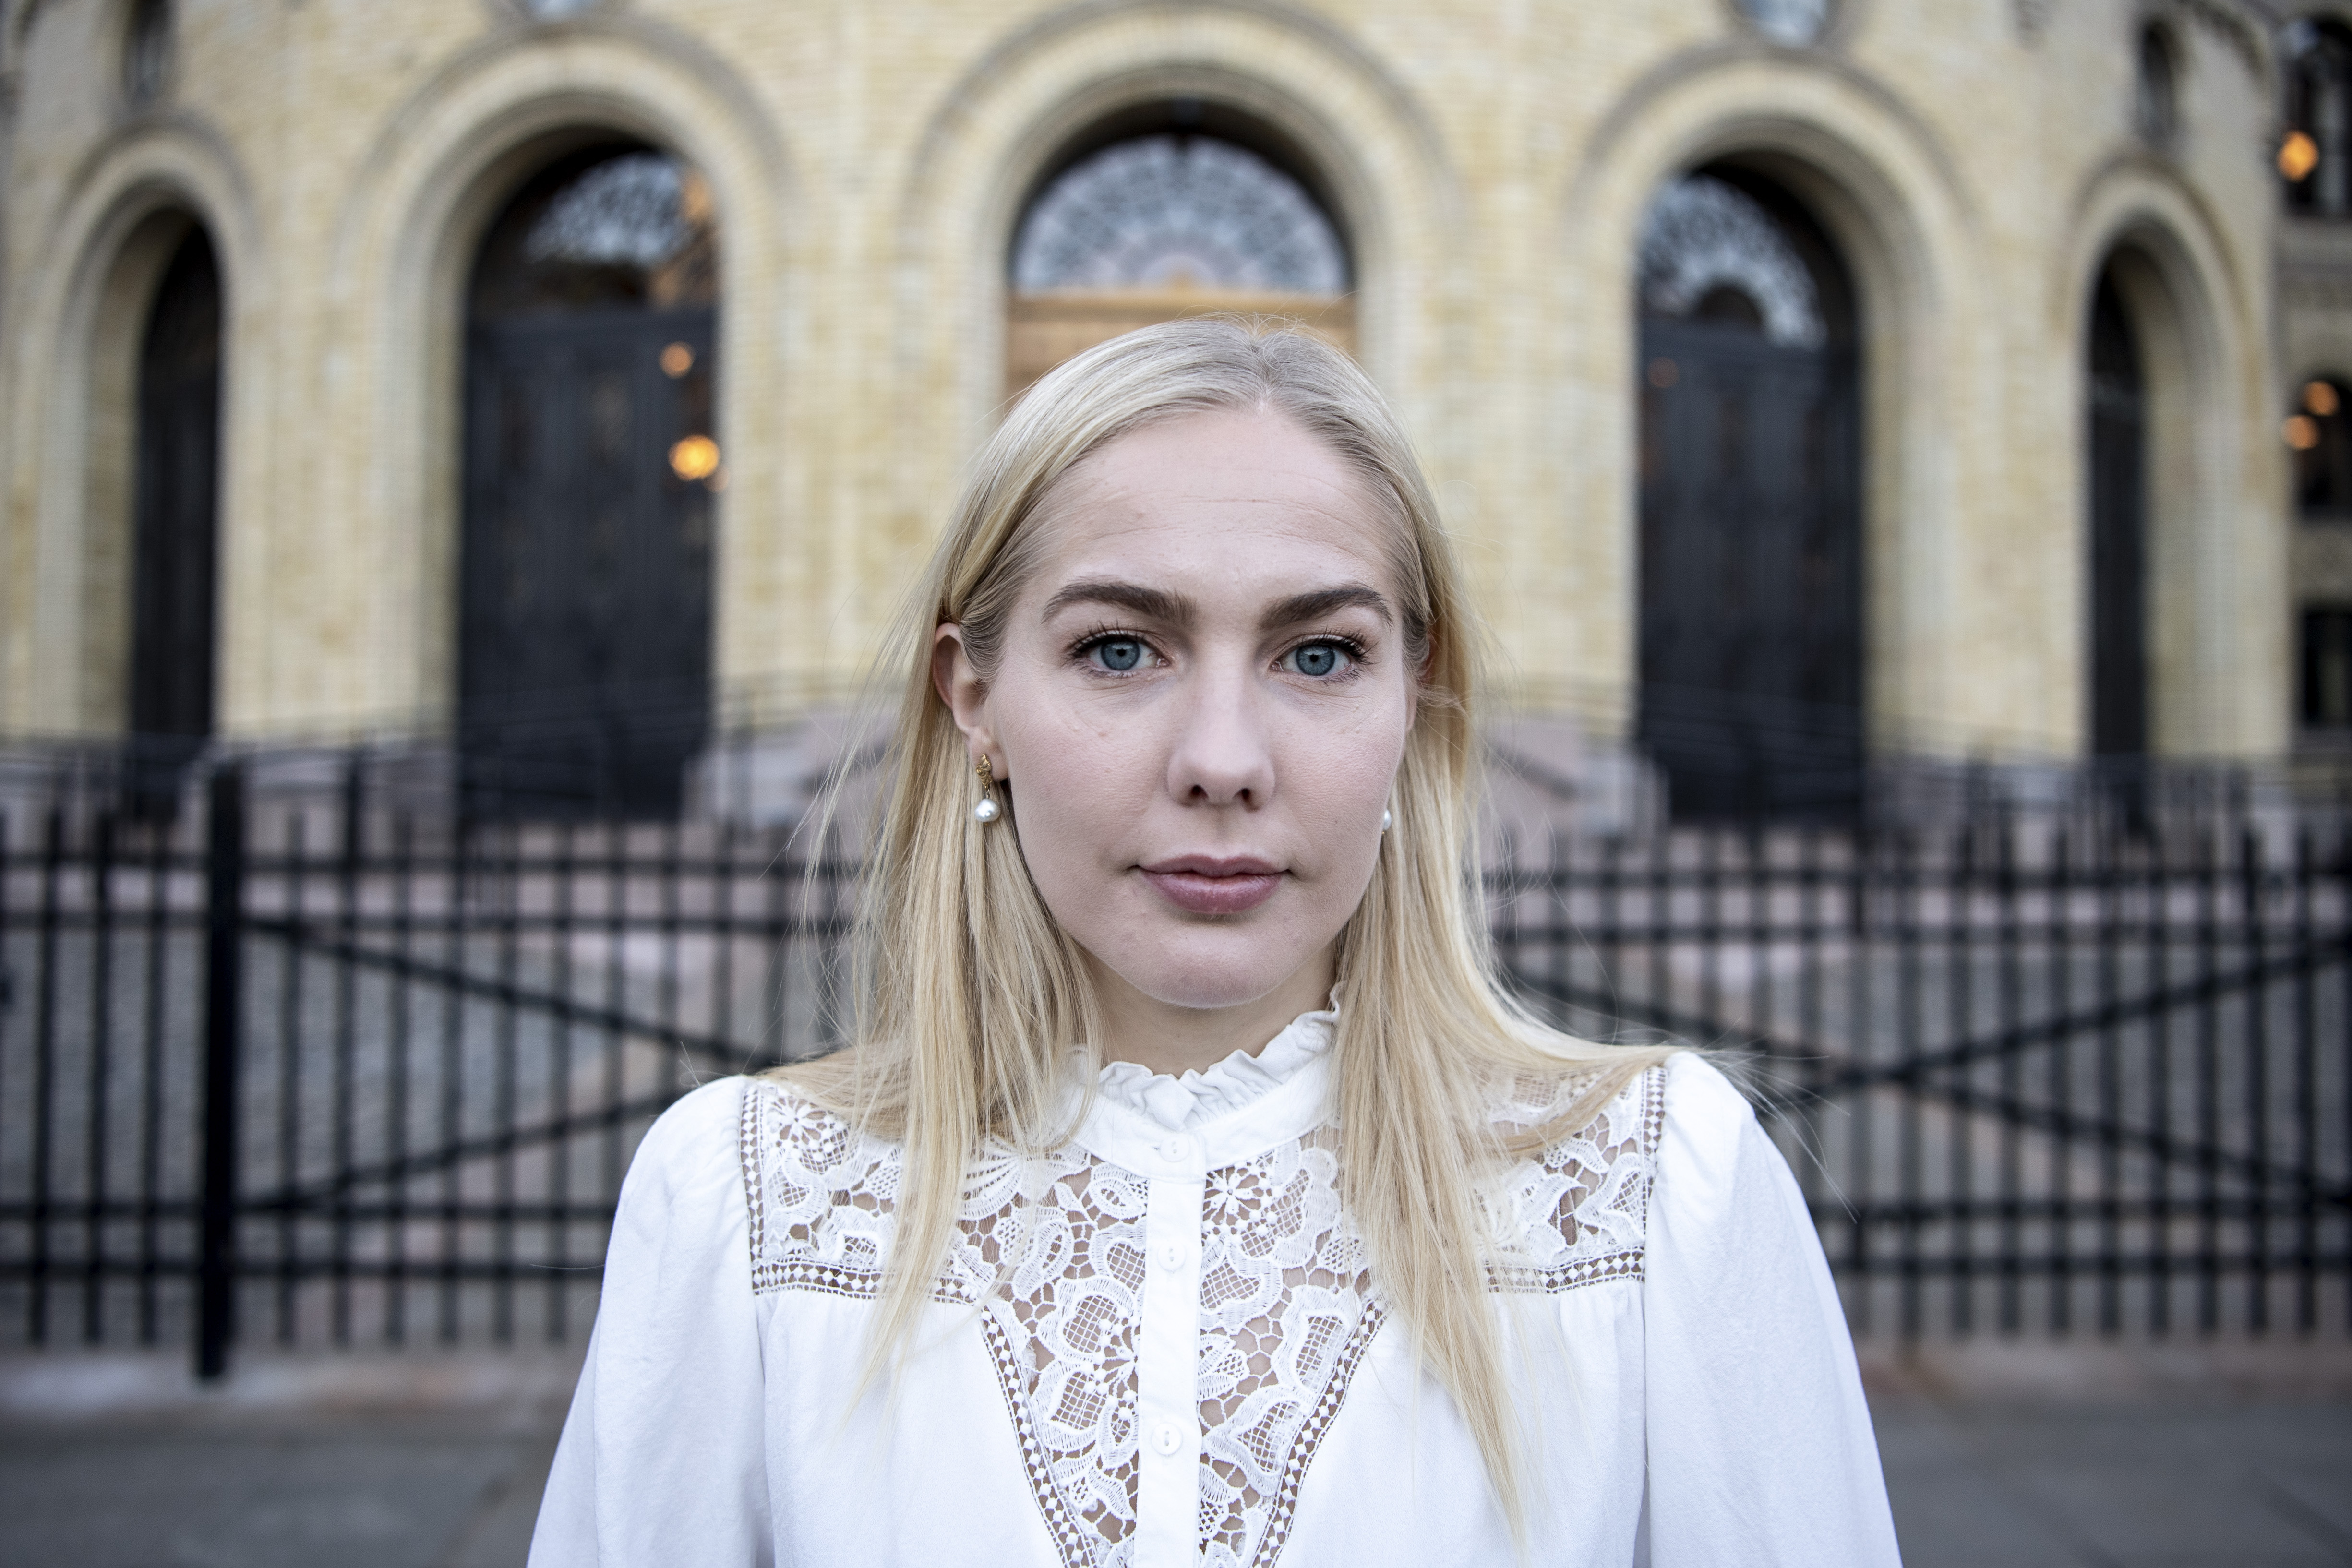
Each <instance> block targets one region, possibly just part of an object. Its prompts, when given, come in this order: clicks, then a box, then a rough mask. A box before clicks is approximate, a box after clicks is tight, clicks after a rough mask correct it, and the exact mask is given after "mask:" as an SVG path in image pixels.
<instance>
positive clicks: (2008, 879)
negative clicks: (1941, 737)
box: [1994, 822, 2025, 1334]
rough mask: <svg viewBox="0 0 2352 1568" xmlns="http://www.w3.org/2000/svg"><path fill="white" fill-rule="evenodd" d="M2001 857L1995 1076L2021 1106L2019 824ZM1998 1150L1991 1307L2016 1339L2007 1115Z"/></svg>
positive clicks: (2019, 1301) (2019, 1193) (2019, 1270)
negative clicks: (1996, 1277)
mask: <svg viewBox="0 0 2352 1568" xmlns="http://www.w3.org/2000/svg"><path fill="white" fill-rule="evenodd" d="M1998 853H1999V854H2000V865H1999V870H1998V874H1999V878H2000V881H1999V883H1998V890H1997V893H1996V896H1997V898H1998V899H1999V900H2000V933H1999V935H1998V936H1997V938H1996V940H1997V942H1998V943H1999V945H2000V958H1999V960H1998V961H1999V963H2000V1031H2001V1046H2000V1064H1999V1068H1998V1071H1997V1072H1996V1073H1995V1077H1996V1078H1997V1080H1998V1081H1999V1082H2000V1098H2001V1103H2003V1104H2004V1105H2011V1106H2013V1105H2016V1104H2017V1103H2019V1102H2020V1100H2021V1097H2022V1095H2023V1093H2024V1091H2025V1066H2024V1062H2023V1061H2022V1059H2021V1053H2020V1051H2019V1050H2018V1043H2017V1037H2018V1030H2020V1029H2021V1028H2022V1027H2023V1026H2024V1022H2025V921H2024V916H2023V915H2022V914H2021V912H2020V909H2019V899H2020V894H2019V889H2018V880H2019V879H2018V864H2017V862H2018V846H2017V825H2016V824H2015V823H2014V822H2004V823H2002V824H2001V830H2000V848H1999V850H1998ZM1999 1137H2000V1147H1999V1150H1998V1152H1997V1153H1996V1155H1995V1156H1994V1157H1995V1159H1996V1160H1997V1162H1998V1163H1999V1166H2000V1203H1999V1206H1998V1211H1999V1213H2000V1239H1999V1241H1998V1246H1999V1249H2000V1264H1999V1268H2000V1299H1999V1301H1997V1302H1996V1303H1995V1312H1996V1321H1997V1322H1998V1323H1999V1324H2000V1332H2001V1333H2004V1334H2014V1333H2018V1332H2019V1331H2021V1329H2023V1328H2024V1326H2025V1226H2024V1221H2023V1203H2024V1191H2025V1169H2024V1166H2025V1151H2024V1137H2023V1129H2021V1127H2020V1126H2019V1125H2018V1123H2017V1117H2016V1116H2015V1115H2014V1114H2013V1113H2011V1114H2005V1115H2003V1116H2002V1117H2001V1118H2000V1134H1999Z"/></svg>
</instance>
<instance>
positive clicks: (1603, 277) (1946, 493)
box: [1521, 47, 1985, 748]
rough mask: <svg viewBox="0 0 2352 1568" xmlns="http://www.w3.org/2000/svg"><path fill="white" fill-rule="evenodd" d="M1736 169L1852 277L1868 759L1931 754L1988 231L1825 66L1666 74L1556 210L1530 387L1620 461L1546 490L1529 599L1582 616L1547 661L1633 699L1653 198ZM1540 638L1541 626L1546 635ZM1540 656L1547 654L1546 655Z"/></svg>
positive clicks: (1574, 445)
mask: <svg viewBox="0 0 2352 1568" xmlns="http://www.w3.org/2000/svg"><path fill="white" fill-rule="evenodd" d="M1721 162H1731V163H1737V164H1739V165H1742V166H1745V167H1747V168H1749V169H1752V170H1754V171H1755V172H1758V173H1759V174H1761V175H1763V176H1765V177H1767V178H1769V180H1770V181H1772V182H1773V183H1775V184H1777V185H1779V186H1780V187H1781V188H1782V189H1784V190H1785V191H1786V192H1788V193H1789V194H1790V195H1791V196H1792V197H1793V198H1795V199H1796V200H1797V201H1798V202H1799V203H1800V204H1801V205H1802V206H1803V208H1804V209H1805V211H1806V213H1807V214H1809V215H1810V216H1811V218H1812V220H1813V221H1814V222H1815V223H1817V224H1818V225H1820V227H1821V228H1822V230H1823V231H1824V232H1825V233H1826V235H1828V237H1829V239H1830V241H1831V242H1832V245H1833V246H1835V247H1836V249H1837V251H1838V253H1839V255H1840V256H1841V258H1842V260H1843V263H1844V264H1845V266H1846V267H1847V268H1848V269H1849V271H1850V272H1851V273H1852V275H1853V287H1854V291H1855V295H1856V307H1857V311H1858V315H1859V317H1860V320H1861V340H1860V345H1859V348H1860V374H1861V382H1862V388H1863V393H1862V395H1863V404H1862V421H1861V423H1862V451H1863V489H1862V497H1861V513H1862V533H1863V559H1864V584H1863V619H1864V647H1865V650H1866V653H1865V658H1866V664H1865V672H1866V679H1865V683H1864V693H1863V701H1864V720H1865V728H1866V732H1867V735H1868V737H1869V740H1870V742H1871V744H1872V745H1873V747H1880V748H1883V747H1911V746H1917V745H1921V744H1925V743H1927V740H1928V738H1929V737H1927V735H1926V734H1925V733H1924V732H1925V731H1926V730H1927V727H1928V726H1929V725H1930V724H1931V723H1936V722H1938V721H1944V720H1947V719H1948V716H1952V715H1955V714H1960V715H1967V713H1968V708H1967V705H1966V704H1965V703H1961V702H1959V701H1958V694H1956V693H1954V692H1953V691H1951V690H1950V689H1948V684H1947V683H1948V678H1949V670H1950V667H1951V665H1952V663H1953V661H1952V659H1951V657H1950V649H1951V644H1952V643H1953V641H1954V640H1955V639H1956V638H1957V636H1958V634H1959V632H1960V627H1959V626H1958V625H1957V624H1955V616H1954V614H1953V612H1952V609H1951V605H1950V593H1949V589H1950V585H1951V583H1952V581H1953V580H1954V577H1955V574H1956V573H1958V571H1960V570H1962V566H1963V562H1962V559H1961V549H1960V546H1959V543H1958V538H1959V536H1960V529H1959V528H1958V518H1959V517H1961V516H1963V515H1965V512H1964V508H1965V507H1966V504H1967V501H1968V499H1969V495H1968V490H1967V487H1966V486H1967V484H1968V480H1969V476H1965V475H1960V474H1955V473H1954V472H1952V465H1951V464H1950V462H1949V461H1948V444H1947V443H1946V442H1945V441H1944V440H1943V439H1942V432H1943V430H1944V428H1945V425H1946V422H1948V420H1950V419H1952V418H1953V417H1955V414H1956V411H1957V409H1958V407H1959V406H1962V405H1964V404H1965V403H1966V402H1969V399H1970V398H1971V397H1972V396H1974V395H1977V394H1978V392H1979V382H1980V378H1981V377H1982V375H1983V374H1984V371H1985V367H1983V366H1982V365H1980V364H1979V354H1980V352H1981V350H1979V347H1978V345H1976V344H1975V343H1973V342H1972V341H1971V340H1970V337H1969V334H1968V333H1966V332H1965V331H1962V330H1959V329H1958V326H1959V324H1961V323H1965V322H1967V321H1969V319H1970V318H1971V317H1972V315H1973V314H1974V311H1975V308H1976V302H1975V300H1974V299H1973V298H1972V284H1971V281H1970V280H1971V278H1972V277H1973V276H1975V275H1976V274H1977V272H1978V269H1977V268H1976V267H1973V266H1972V261H1971V258H1972V255H1973V253H1974V251H1975V249H1976V247H1977V244H1978V240H1977V233H1976V231H1977V221H1976V217H1975V214H1974V213H1973V211H1972V210H1971V207H1970V205H1969V202H1968V200H1967V197H1966V195H1965V193H1964V192H1963V190H1962V187H1961V186H1960V184H1959V183H1958V180H1957V179H1956V178H1955V177H1954V175H1953V174H1952V172H1951V167H1950V163H1949V160H1948V157H1947V155H1946V153H1945V152H1944V150H1943V149H1942V148H1941V146H1940V145H1938V144H1937V141H1936V140H1935V139H1934V137H1933V136H1932V135H1931V134H1930V133H1929V132H1928V131H1927V130H1926V128H1925V127H1924V126H1923V125H1921V124H1920V123H1919V122H1918V121H1917V120H1916V119H1915V118H1914V117H1912V116H1911V115H1909V114H1908V113H1907V111H1906V110H1904V109H1903V108H1902V107H1901V105H1900V103H1899V101H1898V100H1897V99H1895V97H1894V95H1892V94H1891V93H1889V92H1887V91H1885V89H1883V88H1881V87H1879V86H1878V85H1877V84H1875V83H1874V82H1873V81H1872V80H1871V79H1870V78H1867V77H1865V76H1864V75H1862V74H1861V73H1860V72H1859V71H1857V70H1856V69H1855V68H1853V67H1852V66H1851V65H1849V64H1846V63H1844V62H1843V61H1840V60H1838V59H1836V58H1834V57H1805V58H1803V59H1790V58H1788V57H1785V56H1781V55H1777V54H1772V53H1768V52H1765V51H1762V50H1759V49H1758V48H1755V47H1725V48H1720V49H1717V50H1712V51H1706V52H1702V53H1700V54H1698V55H1696V56H1694V57H1690V58H1686V59H1684V60H1680V61H1676V62H1674V63H1672V64H1670V65H1669V66H1668V67H1666V68H1662V70H1661V71H1660V72H1658V73H1656V74H1654V76H1653V77H1652V78H1649V79H1647V80H1645V81H1644V82H1643V83H1641V84H1639V85H1637V87H1636V88H1635V89H1633V91H1632V92H1630V93H1629V94H1628V95H1627V97H1626V99H1624V100H1623V101H1622V102H1621V103H1620V104H1619V105H1618V106H1617V107H1616V108H1615V109H1614V110H1612V113H1611V114H1610V116H1609V117H1608V118H1607V120H1605V121H1604V123H1603V126H1602V128H1601V131H1599V133H1598V134H1596V136H1595V138H1594V141H1593V143H1592V145H1591V148H1590V149H1589V150H1588V152H1586V154H1585V156H1584V158H1583V159H1582V161H1581V162H1580V167H1579V168H1578V170H1577V172H1576V173H1575V175H1574V176H1573V178H1572V179H1571V181H1570V183H1569V185H1568V187H1567V189H1566V190H1565V191H1564V192H1563V193H1562V194H1563V200H1562V204H1561V207H1560V210H1559V219H1558V228H1557V230H1556V232H1557V233H1558V234H1559V235H1560V253H1561V258H1562V261H1563V263H1564V265H1562V266H1561V267H1559V270H1558V272H1557V273H1556V275H1555V276H1556V279H1557V281H1556V284H1555V287H1554V289H1553V292H1552V297H1551V301H1550V310H1549V319H1548V320H1547V322H1546V323H1545V329H1544V331H1543V333H1542V335H1541V338H1540V342H1541V345H1542V348H1541V350H1540V351H1541V352H1542V354H1543V356H1544V359H1543V362H1542V364H1541V366H1540V367H1539V370H1538V375H1537V380H1538V384H1543V385H1549V386H1553V387H1557V388H1559V389H1562V390H1561V391H1560V392H1559V394H1557V397H1556V401H1554V402H1553V403H1552V405H1551V407H1550V409H1549V411H1548V413H1549V423H1550V424H1551V427H1552V430H1553V431H1555V432H1566V433H1567V435H1566V439H1564V440H1563V439H1561V438H1560V437H1559V435H1557V434H1555V435H1554V436H1552V438H1551V439H1550V441H1549V442H1548V443H1547V446H1548V447H1549V449H1552V450H1558V451H1561V452H1579V451H1581V452H1613V453H1620V454H1623V457H1622V459H1621V460H1620V461H1619V462H1618V463H1615V464H1603V465H1590V467H1589V468H1588V469H1587V471H1585V472H1581V473H1575V472H1571V471H1570V470H1569V468H1568V466H1567V465H1565V464H1560V465H1556V467H1555V469H1554V471H1553V473H1552V474H1550V475H1549V476H1547V478H1549V481H1550V486H1549V487H1553V488H1554V493H1556V494H1558V495H1559V497H1560V499H1561V507H1560V516H1561V526H1560V527H1559V528H1556V529H1553V530H1549V532H1550V535H1551V537H1552V538H1553V540H1554V541H1555V545H1554V548H1555V549H1556V551H1557V554H1556V555H1555V556H1554V557H1553V559H1550V560H1548V561H1546V562H1544V563H1542V569H1541V570H1538V571H1531V572H1524V573H1523V576H1522V578H1521V580H1522V581H1523V582H1524V583H1525V584H1526V587H1525V589H1524V590H1523V592H1525V593H1528V594H1529V595H1533V594H1535V593H1538V592H1545V591H1549V593H1550V594H1552V595H1554V596H1556V598H1557V600H1559V601H1566V602H1569V603H1572V604H1576V605H1579V606H1580V607H1582V608H1581V609H1580V612H1579V613H1577V614H1575V615H1573V616H1570V617H1558V618H1554V619H1555V623H1556V627H1557V629H1556V630H1555V631H1553V632H1551V636H1552V637H1553V638H1555V639H1557V641H1556V642H1555V643H1553V645H1552V646H1551V647H1549V648H1542V650H1541V651H1542V653H1543V655H1545V656H1546V657H1548V659H1549V660H1551V661H1557V662H1559V663H1562V664H1567V665H1569V666H1570V667H1575V668H1579V669H1581V670H1584V671H1587V672H1590V673H1591V676H1592V677H1593V679H1594V681H1595V684H1596V685H1606V686H1608V687H1612V688H1614V689H1615V690H1617V691H1620V692H1630V691H1631V690H1632V688H1633V674H1634V656H1635V655H1634V643H1633V637H1634V616H1633V607H1634V604H1635V602H1636V599H1635V591H1634V589H1635V582H1636V575H1635V574H1636V567H1637V562H1636V559H1635V548H1636V546H1635V519H1636V515H1637V510H1638V495H1637V486H1636V483H1635V479H1634V476H1635V473H1636V471H1637V470H1636V463H1635V460H1634V457H1633V454H1634V450H1635V442H1636V432H1635V419H1634V400H1633V386H1634V376H1635V371H1636V366H1635V364H1634V356H1635V325H1634V310H1633V300H1634V274H1633V267H1634V260H1635V256H1636V253H1637V251H1638V247H1639V240H1640V235H1641V225H1642V222H1643V214H1644V213H1645V212H1646V210H1647V206H1648V203H1649V201H1650V199H1651V197H1652V195H1653V194H1654V193H1655V192H1656V191H1657V190H1658V189H1659V188H1661V187H1662V186H1663V185H1664V183H1666V182H1667V181H1668V180H1670V179H1672V178H1673V177H1675V175H1676V174H1678V173H1681V172H1685V171H1688V170H1691V169H1695V168H1697V167H1699V166H1701V165H1703V164H1707V163H1721ZM1593 301H1607V302H1609V305H1608V306H1607V307H1603V308H1594V307H1593V305H1592V304H1591V302H1593ZM1522 613H1524V612H1522ZM1542 619H1543V618H1541V617H1529V618H1528V620H1529V623H1530V626H1531V628H1533V629H1537V630H1540V628H1541V624H1542ZM1529 641H1530V642H1531V643H1535V644H1536V646H1537V647H1539V648H1540V647H1541V643H1542V638H1541V637H1540V636H1538V637H1531V638H1530V639H1529ZM1962 722H1963V723H1965V722H1967V720H1966V718H1964V719H1963V720H1962Z"/></svg>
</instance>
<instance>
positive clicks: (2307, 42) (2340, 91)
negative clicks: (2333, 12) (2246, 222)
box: [2278, 18, 2352, 218]
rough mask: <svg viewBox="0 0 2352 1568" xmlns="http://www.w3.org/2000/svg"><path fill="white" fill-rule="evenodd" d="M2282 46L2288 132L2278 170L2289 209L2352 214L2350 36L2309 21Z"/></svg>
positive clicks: (2290, 30)
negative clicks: (2284, 188)
mask: <svg viewBox="0 0 2352 1568" xmlns="http://www.w3.org/2000/svg"><path fill="white" fill-rule="evenodd" d="M2281 43H2282V47H2281V49H2280V53H2281V54H2282V55H2283V56H2284V57H2285V59H2286V62H2287V68H2286V123H2287V130H2286V134H2285V136H2284V138H2282V139H2281V141H2280V142H2279V150H2278V171H2279V177H2280V178H2281V179H2283V180H2284V181H2285V182H2286V198H2287V205H2288V206H2290V207H2292V208H2293V209H2294V210H2295V211H2296V212H2299V213H2306V214H2310V215H2312V216H2314V217H2324V218H2340V217H2345V216H2347V215H2352V32H2347V30H2346V29H2345V28H2344V27H2343V26H2339V25H2338V24H2336V23H2334V22H2314V21H2311V20H2309V19H2307V18H2306V19H2305V20H2303V21H2300V22H2296V23H2294V24H2293V25H2291V26H2289V27H2288V28H2287V29H2286V31H2285V33H2284V36H2283V37H2282V39H2281Z"/></svg>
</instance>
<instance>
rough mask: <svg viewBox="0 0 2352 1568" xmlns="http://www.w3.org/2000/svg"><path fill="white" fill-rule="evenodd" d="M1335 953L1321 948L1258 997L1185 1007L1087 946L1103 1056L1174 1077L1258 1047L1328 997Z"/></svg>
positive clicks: (1202, 1069)
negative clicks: (1150, 992) (1133, 982)
mask: <svg viewBox="0 0 2352 1568" xmlns="http://www.w3.org/2000/svg"><path fill="white" fill-rule="evenodd" d="M1332 957H1333V954H1332V951H1331V950H1330V949H1329V948H1326V949H1325V950H1324V951H1322V952H1320V953H1318V954H1317V955H1316V956H1315V957H1314V958H1313V959H1311V960H1309V961H1308V962H1307V963H1306V964H1304V965H1302V966H1301V967H1299V969H1298V971H1297V973H1296V974H1294V975H1292V976H1291V977H1289V978H1288V979H1286V980H1285V981H1284V982H1283V983H1282V984H1281V985H1279V986H1276V988H1274V989H1273V990H1271V991H1268V992H1267V993H1266V994H1265V996H1262V997H1259V998H1256V999H1255V1001H1247V1002H1239V1003H1236V1004H1234V1006H1232V1007H1226V1008H1188V1007H1181V1006H1179V1005H1177V1004H1176V1003H1173V1002H1163V1001H1160V1000H1158V999H1157V998H1152V997H1148V996H1146V995H1144V994H1143V993H1142V992H1141V991H1139V990H1137V989H1136V988H1134V987H1133V986H1130V985H1129V984H1128V983H1127V982H1126V981H1125V980H1123V979H1121V978H1120V977H1118V975H1117V974H1115V973H1113V972H1112V971H1111V970H1110V969H1109V968H1108V967H1106V966H1105V965H1104V964H1102V963H1101V962H1100V961H1099V960H1097V958H1096V957H1095V956H1093V955H1092V954H1087V968H1088V969H1089V970H1090V971H1091V972H1092V975H1093V977H1094V982H1095V996H1096V998H1097V1001H1098V1002H1099V1004H1100V1006H1101V1009H1102V1018H1103V1035H1104V1038H1103V1045H1102V1059H1103V1061H1106V1062H1111V1061H1132V1062H1134V1063H1135V1064H1136V1065H1137V1066H1139V1067H1140V1068H1142V1069H1143V1070H1144V1071H1147V1072H1165V1073H1167V1074H1169V1075H1170V1076H1171V1077H1175V1076H1181V1074H1183V1073H1186V1072H1205V1071H1208V1070H1209V1069H1210V1068H1212V1067H1213V1066H1215V1065H1216V1064H1217V1063H1218V1062H1220V1061H1223V1060H1224V1059H1225V1058H1227V1057H1228V1056H1231V1055H1232V1054H1233V1053H1234V1052H1235V1051H1248V1052H1250V1053H1251V1054H1252V1055H1255V1054H1256V1053H1257V1051H1259V1050H1260V1049H1262V1048H1263V1047H1264V1046H1265V1042H1266V1041H1268V1040H1272V1039H1273V1038H1274V1037H1275V1036H1276V1035H1277V1034H1280V1033H1281V1032H1282V1031H1283V1030H1285V1029H1286V1028H1287V1027H1288V1026H1289V1024H1290V1021H1291V1020H1292V1019H1295V1018H1297V1016H1298V1015H1299V1014H1301V1013H1307V1012H1313V1011H1314V1010H1315V1009H1318V1008H1321V1007H1325V1006H1328V1003H1329V999H1330V996H1331V982H1332V979H1333V973H1332Z"/></svg>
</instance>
